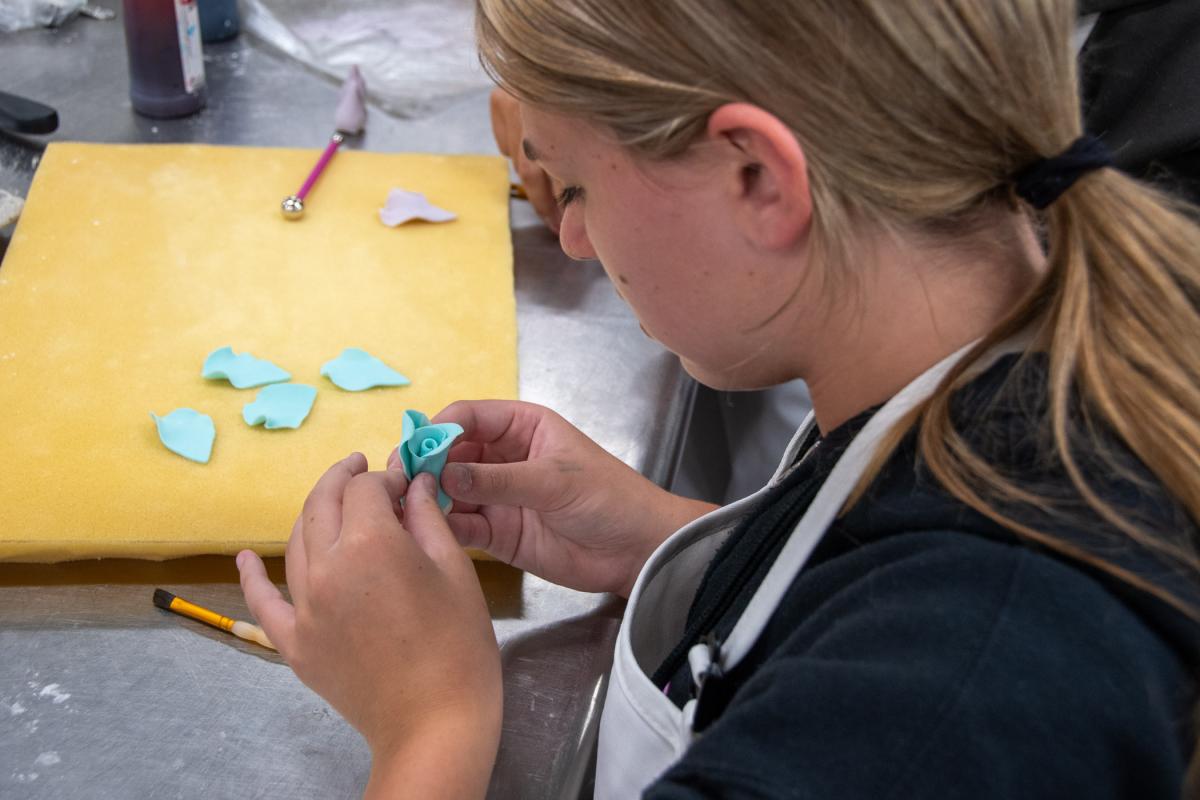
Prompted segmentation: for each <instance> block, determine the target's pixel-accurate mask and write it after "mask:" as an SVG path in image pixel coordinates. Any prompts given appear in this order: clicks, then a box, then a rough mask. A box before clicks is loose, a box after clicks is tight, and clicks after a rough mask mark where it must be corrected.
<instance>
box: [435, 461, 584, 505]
mask: <svg viewBox="0 0 1200 800" xmlns="http://www.w3.org/2000/svg"><path fill="white" fill-rule="evenodd" d="M568 480H569V477H567V476H565V475H564V474H563V472H562V465H560V464H557V463H555V462H547V461H518V462H516V463H515V464H469V463H465V462H459V463H454V464H447V465H446V467H445V469H443V470H442V488H443V489H444V490H445V491H446V494H448V495H450V496H451V497H453V498H454V499H455V500H457V501H461V502H463V503H474V504H476V505H481V506H488V505H501V506H517V507H521V508H530V509H533V510H535V511H554V510H557V509H558V508H559V507H560V506H561V505H562V502H563V501H562V497H563V491H564V486H565V485H566V483H567V481H568Z"/></svg>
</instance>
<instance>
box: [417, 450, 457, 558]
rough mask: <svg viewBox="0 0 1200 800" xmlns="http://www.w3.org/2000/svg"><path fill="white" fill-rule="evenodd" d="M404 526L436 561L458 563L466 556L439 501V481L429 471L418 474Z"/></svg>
mask: <svg viewBox="0 0 1200 800" xmlns="http://www.w3.org/2000/svg"><path fill="white" fill-rule="evenodd" d="M404 527H405V528H406V529H407V530H408V532H409V533H411V534H412V537H413V539H414V540H415V541H416V543H417V544H418V545H419V546H420V548H421V549H422V550H424V551H425V554H426V555H428V556H429V557H430V558H431V559H432V560H433V561H434V562H435V563H437V564H441V565H446V564H447V563H448V562H452V563H456V562H458V561H460V560H462V559H465V558H466V556H465V555H464V554H463V552H462V548H461V547H459V545H458V540H457V539H455V538H454V533H453V532H452V531H451V530H450V524H449V523H448V522H446V517H445V515H444V514H443V513H442V509H441V507H439V506H438V502H437V482H436V481H435V480H434V477H433V476H432V475H430V474H429V473H428V472H423V473H421V474H420V475H417V476H416V477H415V478H414V479H413V482H412V485H411V486H409V487H408V494H407V495H405V498H404Z"/></svg>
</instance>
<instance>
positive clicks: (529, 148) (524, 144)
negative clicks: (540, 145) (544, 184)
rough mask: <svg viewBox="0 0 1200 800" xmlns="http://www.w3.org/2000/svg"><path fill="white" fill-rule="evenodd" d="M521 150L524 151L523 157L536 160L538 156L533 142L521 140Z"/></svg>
mask: <svg viewBox="0 0 1200 800" xmlns="http://www.w3.org/2000/svg"><path fill="white" fill-rule="evenodd" d="M521 150H523V151H524V152H525V157H526V158H528V159H529V160H530V161H537V160H538V158H539V155H538V151H537V148H536V147H534V146H533V142H531V141H529V140H528V139H522V140H521Z"/></svg>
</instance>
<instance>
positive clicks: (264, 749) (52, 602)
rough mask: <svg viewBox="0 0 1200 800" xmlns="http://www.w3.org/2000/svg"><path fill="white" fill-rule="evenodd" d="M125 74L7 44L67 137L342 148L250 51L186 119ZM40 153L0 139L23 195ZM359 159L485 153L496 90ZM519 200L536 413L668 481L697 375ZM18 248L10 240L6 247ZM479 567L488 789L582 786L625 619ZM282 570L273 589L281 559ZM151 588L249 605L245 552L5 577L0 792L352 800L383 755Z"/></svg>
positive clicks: (8, 71)
mask: <svg viewBox="0 0 1200 800" xmlns="http://www.w3.org/2000/svg"><path fill="white" fill-rule="evenodd" d="M124 59H125V56H124V46H123V40H122V33H121V27H120V21H119V20H117V21H114V22H96V21H92V20H86V19H78V20H75V21H74V22H72V23H70V24H69V25H68V26H67V27H66V28H64V29H62V30H58V31H50V30H43V31H31V32H24V33H18V34H9V35H0V90H5V91H9V92H13V93H16V94H22V95H25V96H29V97H33V98H36V99H39V100H41V101H43V102H45V103H48V104H50V105H52V106H55V107H56V108H58V110H59V113H60V116H61V118H62V125H61V128H60V130H59V132H58V133H56V134H55V135H54V136H53V138H56V139H78V140H87V141H108V142H178V141H186V142H208V143H223V144H241V145H288V146H309V147H320V146H322V145H323V144H324V142H325V140H326V136H327V135H328V132H329V126H330V115H331V109H332V108H333V107H334V104H335V98H336V92H337V87H336V86H334V85H333V84H332V83H329V82H327V81H326V80H324V79H323V78H320V77H317V76H316V75H314V74H311V73H309V72H307V71H305V70H303V69H299V68H297V67H295V66H294V65H292V64H291V63H289V62H288V61H287V60H286V59H285V58H284V57H282V56H277V55H276V54H274V53H273V52H271V51H270V50H269V49H267V48H266V47H264V46H262V45H260V44H259V43H257V42H255V41H253V40H252V39H249V38H248V37H246V36H242V37H240V38H238V39H236V40H234V41H233V42H230V43H225V44H219V45H211V46H209V47H208V48H207V54H206V58H205V62H206V63H205V66H206V69H207V72H208V79H209V87H210V91H211V96H210V100H209V106H208V108H207V110H205V111H203V112H201V113H200V114H198V115H196V116H193V117H188V118H185V119H182V120H175V121H155V120H149V119H144V118H141V117H138V116H136V115H135V114H133V113H132V112H131V111H130V108H129V101H128V97H127V78H126V68H125V60H124ZM39 147H40V142H30V141H18V140H15V139H13V138H11V137H8V138H2V139H0V188H3V189H8V190H10V191H15V192H17V193H18V194H23V193H24V190H25V189H26V188H28V184H29V180H30V178H31V174H32V169H33V167H34V165H35V162H36V157H37V152H38V149H39ZM363 147H365V148H367V149H371V150H421V151H434V152H494V145H493V144H492V142H491V136H490V132H489V125H488V118H487V104H486V98H485V97H484V96H482V95H480V96H476V97H472V98H469V99H467V100H464V101H463V102H461V103H459V104H457V105H455V106H453V107H451V108H449V109H447V110H446V111H444V112H441V113H439V114H438V115H436V116H433V117H430V118H426V119H423V120H419V121H404V120H398V119H394V118H390V117H388V116H386V115H384V114H382V113H379V112H377V111H373V112H372V116H371V119H370V122H369V125H368V130H367V133H366V136H365V140H364V142H363ZM523 205H524V204H520V203H517V204H515V205H514V231H513V241H514V247H515V253H516V293H517V309H518V324H519V333H520V335H519V352H520V369H521V383H520V391H521V396H522V398H523V399H526V400H531V401H534V402H539V403H544V404H546V405H549V406H551V407H553V408H555V409H557V410H559V411H560V412H561V413H563V414H564V415H565V416H566V417H567V418H568V419H570V420H572V421H573V422H575V423H576V424H577V425H579V426H580V427H581V428H582V429H583V430H584V431H586V432H587V433H588V434H589V435H591V436H592V437H593V438H595V439H596V440H597V441H599V442H600V443H601V444H602V445H604V446H605V447H607V448H608V449H609V450H611V451H612V452H614V453H616V454H617V455H618V456H620V457H621V458H622V459H624V460H625V461H626V463H628V464H630V465H631V466H633V467H635V468H637V469H639V470H641V471H642V472H643V473H644V474H646V475H647V476H649V477H651V478H652V479H654V480H655V481H658V482H659V483H664V484H665V483H667V482H668V481H669V479H670V476H671V474H672V471H673V469H674V466H675V460H676V458H677V456H678V453H679V451H680V446H681V442H682V439H683V435H684V428H685V425H686V420H687V418H688V414H689V412H690V408H691V401H692V396H693V384H692V383H691V381H690V380H689V379H688V378H687V377H686V376H685V375H684V373H683V372H682V370H681V368H680V366H679V363H678V361H677V360H676V359H675V358H674V357H673V356H671V355H670V354H668V353H666V352H664V351H663V350H662V349H661V348H659V347H658V346H657V345H656V344H654V343H652V342H650V341H649V340H647V339H646V338H645V337H643V336H642V334H641V333H640V332H639V330H638V328H637V324H636V322H635V321H634V319H633V318H632V316H631V315H630V313H629V312H628V310H627V309H626V308H625V307H624V305H623V304H622V303H621V302H620V300H619V299H618V298H617V296H616V294H615V292H614V291H613V290H612V288H611V287H610V286H609V284H608V282H607V280H606V279H605V277H604V275H603V273H602V272H601V270H600V269H599V267H598V265H596V264H590V263H584V264H576V263H572V262H569V261H568V260H566V259H565V257H564V256H563V255H562V253H561V251H560V250H559V249H558V245H557V243H556V242H555V241H554V239H553V238H552V237H551V236H550V235H549V234H548V233H547V232H546V231H545V230H544V229H543V228H541V227H540V226H538V225H537V224H536V220H535V219H534V218H533V216H532V215H531V214H530V213H529V212H528V210H527V209H526V208H524V207H523ZM4 242H5V240H4V237H3V235H2V232H0V252H2V248H3V245H4ZM63 457H64V458H81V454H78V453H64V454H63ZM80 468H81V469H86V468H87V464H86V460H81V463H80ZM0 480H22V476H21V471H20V466H19V465H16V464H3V465H0ZM477 567H478V572H479V576H480V579H481V581H482V582H483V585H484V588H485V591H486V593H487V597H488V600H489V604H490V606H491V610H492V618H493V621H494V623H495V628H496V635H497V637H498V639H499V641H500V644H501V648H502V653H503V661H504V670H505V682H504V689H505V723H504V733H503V738H502V741H501V746H500V755H499V759H498V762H497V765H496V770H495V773H494V776H493V779H492V787H491V796H493V797H501V798H510V797H512V798H516V797H519V798H558V797H572V796H578V795H580V794H581V792H582V793H586V792H587V784H588V771H589V758H590V755H591V753H592V749H593V745H594V741H595V733H596V722H597V718H598V712H599V706H600V703H601V701H602V699H603V685H604V678H605V673H606V670H607V668H608V664H609V660H610V653H611V646H612V641H613V637H614V636H615V632H616V628H617V625H618V622H619V618H620V614H621V610H622V604H621V603H620V602H619V601H618V600H616V599H614V598H611V597H607V596H601V595H588V594H582V593H579V592H573V591H569V590H566V589H562V588H560V587H556V586H554V585H551V584H549V583H547V582H545V581H542V580H540V579H537V578H535V577H533V576H530V575H525V574H522V573H519V572H517V571H516V570H513V569H511V568H509V567H506V566H504V565H500V564H489V563H481V564H478V565H477ZM270 568H271V570H272V574H273V575H274V576H275V578H276V580H279V581H282V565H281V563H279V562H278V561H275V562H273V563H272V564H271V565H270ZM156 586H161V587H163V588H167V589H169V590H172V591H175V592H177V593H178V594H180V595H182V596H184V597H187V598H189V599H192V600H194V601H196V602H199V603H201V604H205V605H208V606H210V607H213V608H216V609H220V610H222V611H224V612H225V613H232V614H235V615H236V614H242V615H244V614H245V613H246V611H245V606H244V604H243V602H242V600H241V596H240V592H239V590H238V587H237V584H236V571H235V569H234V567H233V564H232V559H221V558H195V559H183V560H180V561H174V562H165V563H161V564H155V563H150V562H133V561H102V562H89V563H73V564H62V565H13V564H9V565H0V797H5V798H14V800H15V799H16V798H83V797H87V798H142V797H155V798H168V797H179V798H194V797H214V798H224V797H238V798H250V797H288V798H318V797H319V798H334V797H350V796H354V795H355V794H356V793H360V792H361V790H362V789H363V787H364V785H365V782H366V777H367V772H368V766H369V756H368V752H367V750H366V747H365V745H364V743H363V742H362V740H361V739H360V738H359V737H358V735H357V734H356V733H355V732H354V731H353V730H352V729H351V728H350V727H349V726H347V725H346V724H345V723H344V722H343V721H342V720H341V719H340V718H339V717H338V716H337V715H336V714H335V713H334V712H333V711H332V710H331V709H330V708H329V707H328V706H327V705H326V704H325V703H324V702H323V701H322V700H321V699H320V698H319V697H317V696H316V695H315V694H313V693H312V692H310V691H309V690H308V689H307V688H305V687H304V686H303V685H301V684H300V683H299V682H298V681H297V680H296V678H295V677H294V676H293V675H292V673H291V671H290V670H289V669H288V668H287V667H286V665H284V664H283V663H282V662H281V661H280V660H279V659H278V658H277V657H275V656H274V654H271V653H268V652H266V651H263V650H261V649H258V648H256V647H255V646H254V645H248V644H245V643H243V642H241V641H240V640H236V639H233V638H232V637H229V636H227V635H225V634H221V633H219V632H217V631H213V630H211V629H208V628H205V627H203V626H201V625H199V624H198V623H192V622H191V621H189V620H184V619H181V618H180V617H177V616H173V615H169V614H166V613H165V612H162V611H159V610H158V609H156V608H154V607H153V606H152V605H151V601H150V598H151V593H152V590H153V588H154V587H156ZM418 655H419V654H414V657H416V656H418ZM472 757H473V754H471V753H469V752H464V753H462V758H463V759H464V760H465V759H469V758H472Z"/></svg>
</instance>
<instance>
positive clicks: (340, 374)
mask: <svg viewBox="0 0 1200 800" xmlns="http://www.w3.org/2000/svg"><path fill="white" fill-rule="evenodd" d="M321 374H322V375H324V376H325V377H326V378H329V380H331V381H333V382H334V384H335V385H336V386H338V387H339V388H342V389H345V390H346V391H348V392H361V391H363V390H365V389H371V388H374V387H376V386H408V385H409V384H410V383H412V381H410V380H409V379H408V378H406V377H404V376H403V375H401V374H400V373H399V372H397V371H396V370H394V369H392V368H391V367H389V366H388V365H387V364H385V363H383V362H382V361H380V360H379V359H378V358H376V357H375V356H373V355H371V354H370V353H368V352H367V351H366V350H360V349H358V348H357V347H347V348H346V349H345V350H343V351H342V354H341V355H340V356H338V357H337V358H335V359H333V360H332V361H326V362H325V363H324V364H323V365H322V366H321Z"/></svg>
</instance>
